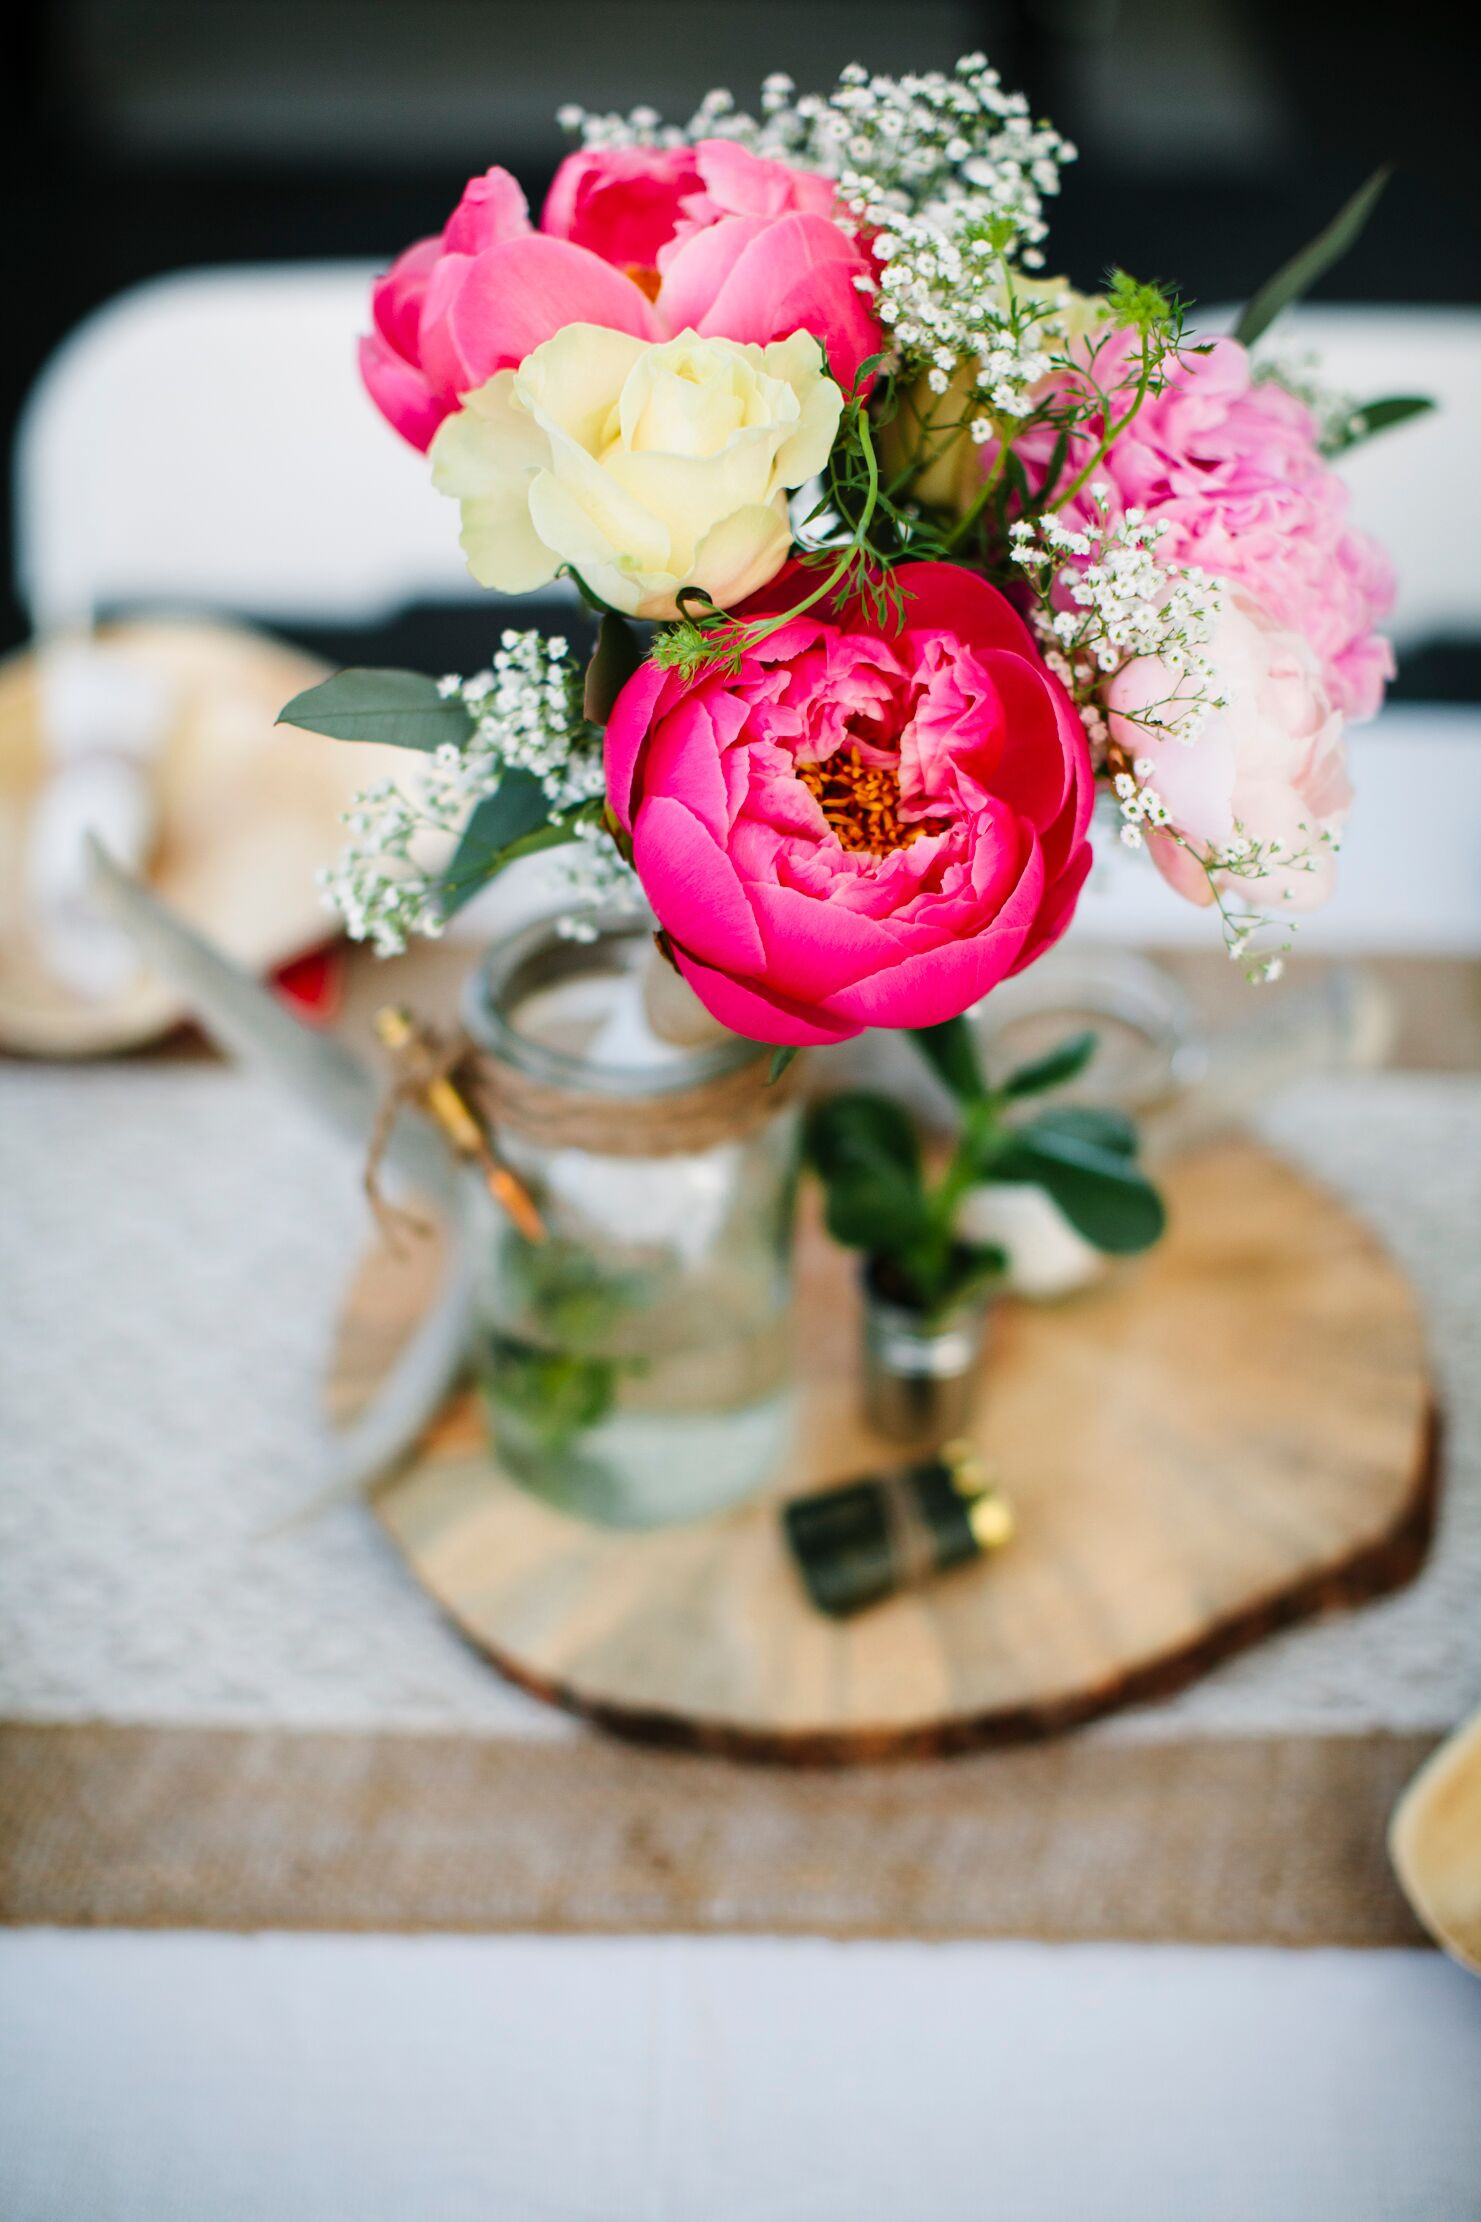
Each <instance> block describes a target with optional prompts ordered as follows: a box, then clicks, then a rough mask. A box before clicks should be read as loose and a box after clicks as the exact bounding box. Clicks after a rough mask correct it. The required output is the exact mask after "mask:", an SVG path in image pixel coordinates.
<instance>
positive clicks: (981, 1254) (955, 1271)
mask: <svg viewBox="0 0 1481 2222" xmlns="http://www.w3.org/2000/svg"><path fill="white" fill-rule="evenodd" d="M1007 1270H1008V1253H1007V1251H1006V1250H1003V1249H1000V1248H999V1247H998V1245H997V1243H996V1242H959V1243H957V1245H956V1246H955V1248H954V1249H953V1250H952V1252H951V1254H950V1257H949V1260H948V1264H947V1275H946V1282H945V1285H944V1287H943V1288H942V1290H941V1292H940V1295H939V1296H938V1297H937V1303H938V1305H946V1304H959V1303H960V1302H961V1301H962V1299H963V1297H966V1296H973V1295H975V1294H976V1293H977V1291H978V1290H979V1289H982V1288H989V1287H991V1285H992V1283H993V1282H994V1281H1000V1280H1001V1279H1002V1277H1003V1275H1004V1274H1005V1273H1006V1272H1007Z"/></svg>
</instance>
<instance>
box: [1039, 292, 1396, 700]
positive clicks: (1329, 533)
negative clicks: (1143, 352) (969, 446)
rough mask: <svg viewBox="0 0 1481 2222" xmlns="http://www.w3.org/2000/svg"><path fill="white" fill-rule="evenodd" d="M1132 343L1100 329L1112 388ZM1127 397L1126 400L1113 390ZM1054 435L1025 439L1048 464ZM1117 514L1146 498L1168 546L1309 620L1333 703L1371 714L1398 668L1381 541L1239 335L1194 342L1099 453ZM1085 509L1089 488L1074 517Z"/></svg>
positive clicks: (1312, 432)
mask: <svg viewBox="0 0 1481 2222" xmlns="http://www.w3.org/2000/svg"><path fill="white" fill-rule="evenodd" d="M1130 345H1131V343H1130V342H1129V341H1128V340H1127V339H1126V338H1125V337H1124V336H1121V337H1117V338H1114V339H1112V340H1110V341H1108V342H1105V343H1104V344H1103V346H1102V348H1101V351H1100V353H1099V354H1098V355H1097V358H1096V377H1097V380H1098V382H1099V383H1100V385H1101V386H1102V387H1103V388H1104V387H1105V386H1106V385H1107V384H1108V382H1109V380H1110V379H1111V378H1112V377H1113V376H1114V375H1116V374H1117V370H1116V367H1115V366H1124V364H1125V362H1126V361H1127V360H1128V357H1129V349H1130ZM1118 406H1119V407H1124V406H1125V404H1124V401H1121V402H1119V403H1118ZM1099 436H1100V420H1099V419H1098V418H1095V419H1092V420H1091V424H1090V426H1089V427H1087V428H1086V429H1084V430H1082V431H1080V432H1077V434H1076V435H1075V437H1074V438H1073V439H1072V441H1071V443H1070V451H1069V456H1068V459H1067V462H1066V465H1065V471H1064V476H1063V479H1062V480H1061V483H1062V484H1064V483H1068V481H1069V479H1071V478H1072V477H1073V476H1074V475H1075V473H1076V472H1077V471H1078V470H1079V469H1080V468H1081V467H1082V465H1083V464H1084V463H1085V462H1086V461H1088V460H1089V458H1090V456H1091V455H1092V454H1093V452H1094V445H1095V442H1096V440H1098V438H1099ZM1053 444H1054V434H1053V432H1052V430H1050V429H1048V428H1047V427H1037V428H1035V429H1034V430H1033V431H1032V432H1031V433H1029V434H1028V436H1027V437H1026V438H1025V439H1024V440H1023V441H1022V442H1021V443H1019V447H1018V450H1017V452H1019V454H1020V455H1021V457H1022V459H1023V460H1024V462H1025V463H1026V464H1027V465H1028V468H1029V471H1030V476H1032V473H1033V465H1034V462H1035V461H1037V462H1038V463H1039V466H1040V468H1041V469H1042V467H1043V466H1044V463H1045V462H1046V460H1047V456H1048V451H1049V449H1050V448H1051V447H1052V446H1053ZM1101 482H1104V483H1105V484H1106V485H1107V486H1108V487H1109V488H1110V492H1111V516H1112V518H1113V520H1114V519H1115V518H1116V517H1117V516H1118V515H1119V514H1120V513H1121V511H1122V510H1125V509H1131V508H1140V509H1143V510H1145V511H1146V513H1147V515H1148V516H1149V517H1151V518H1154V519H1156V520H1158V521H1159V522H1164V523H1165V524H1166V525H1167V526H1168V528H1169V529H1168V531H1167V533H1166V535H1165V537H1164V538H1163V539H1162V541H1161V542H1160V543H1159V547H1158V556H1159V559H1160V560H1162V561H1165V562H1169V563H1190V564H1197V565H1198V566H1199V567H1200V568H1201V569H1202V570H1205V571H1211V572H1212V573H1213V574H1214V576H1215V577H1217V578H1221V579H1228V580H1230V581H1231V582H1232V583H1233V584H1234V585H1235V586H1237V587H1239V588H1241V589H1242V590H1243V591H1244V592H1245V593H1247V594H1249V595H1251V596H1252V597H1253V598H1254V600H1255V601H1257V602H1258V603H1260V605H1261V606H1262V608H1264V609H1265V610H1267V611H1268V612H1269V614H1270V616H1271V617H1272V618H1274V619H1275V621H1276V623H1277V624H1279V625H1283V626H1287V627H1289V628H1290V629H1291V630H1293V631H1295V632H1298V633H1301V634H1302V635H1303V636H1304V637H1305V638H1306V639H1307V640H1308V641H1310V643H1311V645H1312V647H1313V648H1314V649H1315V651H1316V653H1317V655H1318V657H1319V658H1320V660H1321V664H1322V669H1323V671H1324V674H1325V677H1326V683H1327V688H1328V691H1329V693H1330V695H1331V697H1332V700H1333V702H1334V704H1335V705H1336V707H1337V708H1338V709H1339V710H1341V711H1342V712H1343V713H1344V715H1346V716H1348V717H1352V718H1364V717H1371V716H1372V715H1373V713H1374V712H1375V711H1376V710H1377V708H1378V706H1379V704H1380V702H1381V701H1382V699H1383V687H1384V682H1385V680H1387V679H1389V678H1391V677H1392V675H1393V668H1394V663H1393V653H1392V651H1391V649H1390V647H1389V644H1388V642H1387V641H1386V640H1384V639H1382V638H1381V637H1380V636H1379V635H1378V634H1377V633H1375V631H1374V630H1373V628H1374V626H1375V624H1376V623H1377V621H1378V619H1379V618H1380V617H1382V616H1383V614H1384V612H1385V611H1386V610H1387V609H1389V608H1390V606H1391V605H1392V602H1393V595H1394V585H1393V574H1392V571H1391V569H1390V567H1389V564H1388V560H1387V558H1386V557H1385V556H1384V554H1383V552H1382V551H1381V549H1380V548H1379V547H1378V546H1377V544H1376V542H1374V541H1372V540H1370V539H1369V538H1368V536H1367V535H1366V534H1365V533H1361V532H1356V531H1354V530H1352V529H1351V528H1350V527H1349V526H1348V523H1347V502H1348V496H1347V488H1346V487H1345V486H1344V484H1343V482H1342V480H1341V479H1340V478H1339V477H1338V476H1337V473H1336V472H1335V471H1333V470H1331V469H1330V468H1329V467H1328V466H1327V465H1326V464H1325V463H1324V462H1323V461H1322V458H1321V456H1320V454H1319V453H1318V450H1317V431H1316V425H1315V422H1314V420H1313V418H1312V414H1311V411H1310V410H1309V409H1308V408H1307V407H1306V406H1305V404H1304V403H1303V402H1300V401H1298V400H1296V399H1295V397H1294V396H1293V395H1292V394H1289V393H1287V392H1286V391H1285V390H1284V388H1282V387H1281V386H1278V385H1275V384H1273V383H1271V382H1269V381H1263V380H1262V381H1258V382H1257V381H1256V380H1255V379H1254V378H1253V377H1252V376H1251V373H1250V362H1249V357H1248V355H1247V354H1246V353H1245V350H1244V348H1243V347H1241V346H1240V344H1239V342H1238V340H1233V339H1219V340H1215V341H1214V342H1213V345H1212V346H1211V348H1210V349H1209V352H1208V353H1207V354H1206V355H1198V354H1193V353H1191V352H1189V353H1185V354H1184V355H1182V356H1181V357H1180V358H1178V359H1177V360H1176V361H1175V362H1174V363H1173V365H1172V366H1171V371H1170V375H1169V377H1168V380H1167V383H1166V385H1165V386H1164V387H1163V389H1162V391H1161V392H1160V393H1159V394H1155V395H1153V396H1152V397H1151V398H1150V399H1149V400H1147V401H1145V402H1144V403H1143V404H1142V407H1141V409H1140V410H1139V411H1138V413H1137V415H1136V417H1135V418H1134V419H1133V420H1132V422H1131V424H1130V425H1129V426H1128V427H1127V429H1126V431H1125V432H1123V433H1122V434H1121V436H1120V438H1119V439H1117V440H1115V441H1113V443H1112V445H1111V448H1110V451H1109V453H1108V454H1107V455H1105V456H1104V457H1103V458H1102V460H1101V461H1100V462H1099V463H1098V464H1097V465H1096V468H1095V472H1094V474H1093V483H1095V484H1097V485H1098V484H1100V483H1101ZM1089 515H1090V502H1089V494H1088V490H1087V491H1086V492H1085V493H1082V494H1081V495H1079V496H1077V497H1076V499H1075V500H1073V501H1072V502H1070V503H1069V504H1068V505H1067V507H1066V509H1065V511H1064V516H1065V520H1066V522H1067V523H1071V524H1082V523H1084V522H1086V521H1087V519H1088V517H1089Z"/></svg>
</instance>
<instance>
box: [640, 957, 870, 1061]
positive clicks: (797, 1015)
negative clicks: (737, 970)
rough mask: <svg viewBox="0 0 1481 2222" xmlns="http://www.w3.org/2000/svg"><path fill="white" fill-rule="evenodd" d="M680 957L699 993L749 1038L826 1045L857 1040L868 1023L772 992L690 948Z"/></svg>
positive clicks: (790, 1045) (792, 1045)
mask: <svg viewBox="0 0 1481 2222" xmlns="http://www.w3.org/2000/svg"><path fill="white" fill-rule="evenodd" d="M674 961H675V963H676V964H677V965H678V967H679V970H680V972H681V973H682V974H683V976H684V978H685V979H686V980H687V981H688V982H689V985H690V986H691V987H692V988H693V990H694V992H695V994H696V995H697V996H698V997H699V1000H700V1001H701V1003H703V1005H704V1007H705V1009H706V1010H707V1011H708V1012H709V1014H710V1016H711V1018H714V1019H718V1020H719V1022H720V1024H721V1025H722V1026H728V1027H729V1028H730V1031H731V1032H732V1034H743V1035H745V1037H746V1038H747V1040H748V1041H753V1042H774V1043H776V1044H777V1046H778V1047H779V1048H783V1049H812V1048H823V1047H826V1045H827V1044H828V1043H830V1042H847V1041H852V1039H853V1037H854V1035H855V1034H862V1033H863V1031H864V1029H863V1026H862V1025H858V1026H855V1025H852V1024H850V1023H849V1021H848V1020H847V1019H835V1018H834V1017H833V1015H832V1014H831V1013H830V1012H828V1011H823V1010H817V1009H814V1008H812V1007H810V1006H809V1005H807V1004H804V1003H796V1002H793V1001H791V1000H790V999H789V998H788V997H786V996H781V995H772V994H769V993H768V991H767V990H766V988H765V987H763V986H762V985H761V984H760V983H759V982H757V981H755V980H746V981H742V980H732V979H730V978H728V977H727V975H726V974H725V973H723V972H716V971H714V970H713V969H712V968H711V967H710V966H709V965H706V964H699V963H697V962H696V960H695V959H694V958H693V957H691V956H690V955H689V954H688V952H687V951H686V950H683V949H680V948H676V949H675V950H674Z"/></svg>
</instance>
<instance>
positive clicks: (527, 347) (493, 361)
mask: <svg viewBox="0 0 1481 2222" xmlns="http://www.w3.org/2000/svg"><path fill="white" fill-rule="evenodd" d="M444 272H449V273H450V275H449V277H448V278H447V279H444V276H443V273H444ZM567 324H602V325H605V326H606V327H607V328H608V329H609V330H611V331H616V332H630V333H631V334H632V336H633V338H634V339H642V340H653V339H657V338H658V337H659V332H658V326H657V324H656V322H655V320H654V315H653V310H652V308H651V307H650V305H649V303H648V300H647V298H646V296H645V295H644V294H643V293H642V292H641V291H640V289H639V288H638V287H637V286H635V285H634V284H633V282H632V280H631V279H630V278H625V277H624V276H623V275H622V272H621V271H620V270H614V269H613V268H612V266H611V264H610V263H606V262H603V261H601V259H600V258H599V257H598V256H596V255H593V254H589V253H588V252H587V250H586V248H584V247H573V246H571V245H570V243H569V242H568V241H566V240H564V239H547V238H545V237H544V235H543V234H542V233H540V232H529V233H527V234H526V235H525V236H524V237H523V238H519V239H506V240H503V241H501V242H500V243H499V244H498V245H497V246H493V247H486V248H485V249H484V251H483V252H482V254H479V255H475V256H474V257H473V258H472V260H471V261H469V262H466V263H463V264H461V266H460V265H459V262H458V258H456V257H452V256H449V257H445V258H444V260H443V262H442V263H441V264H440V265H439V267H438V269H437V272H436V273H435V275H434V280H433V284H432V286H431V287H430V288H429V290H428V295H427V305H426V308H425V310H424V311H423V315H422V331H421V348H422V362H423V365H424V367H425V369H426V372H427V377H428V381H429V383H430V384H431V386H432V387H433V389H434V391H436V392H439V393H443V394H446V395H447V396H449V397H452V396H456V395H461V394H465V393H471V392H472V391H473V389H474V388H475V387H477V386H482V385H484V384H485V383H486V382H487V381H488V380H489V379H490V378H492V377H493V375H494V372H495V371H496V370H508V369H511V368H513V367H514V366H515V365H517V364H519V363H522V362H523V361H524V359H525V357H526V355H529V354H532V353H533V352H534V350H535V349H536V348H537V347H539V346H540V345H541V344H542V342H543V341H545V340H548V339H550V338H552V337H553V336H554V334H555V333H556V332H558V331H560V330H561V329H562V327H563V326H564V325H567Z"/></svg>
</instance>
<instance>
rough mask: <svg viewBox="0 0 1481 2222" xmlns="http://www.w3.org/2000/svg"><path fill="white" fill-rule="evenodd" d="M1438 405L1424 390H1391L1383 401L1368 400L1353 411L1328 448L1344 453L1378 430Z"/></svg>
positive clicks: (1369, 438)
mask: <svg viewBox="0 0 1481 2222" xmlns="http://www.w3.org/2000/svg"><path fill="white" fill-rule="evenodd" d="M1434 406H1435V404H1434V402H1433V401H1432V400H1431V399H1430V397H1429V395H1428V394H1422V393H1399V394H1390V395H1388V396H1387V398H1386V399H1384V400H1382V401H1367V402H1364V404H1363V406H1362V408H1361V409H1355V410H1354V411H1353V414H1352V421H1351V423H1350V425H1349V426H1348V429H1347V431H1346V432H1345V433H1344V434H1343V436H1342V438H1341V439H1340V440H1339V441H1338V442H1337V443H1336V445H1335V446H1333V447H1331V448H1330V449H1329V450H1328V452H1329V453H1330V454H1333V455H1341V454H1343V453H1344V451H1345V450H1346V449H1348V448H1351V447H1358V446H1360V445H1361V444H1362V442H1363V441H1364V440H1371V439H1372V438H1373V437H1374V435H1375V433H1379V432H1387V431H1388V430H1389V429H1390V428H1391V426H1393V425H1396V424H1407V423H1408V422H1409V419H1410V418H1411V417H1422V416H1424V415H1425V413H1426V412H1427V411H1428V410H1430V409H1433V408H1434Z"/></svg>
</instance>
